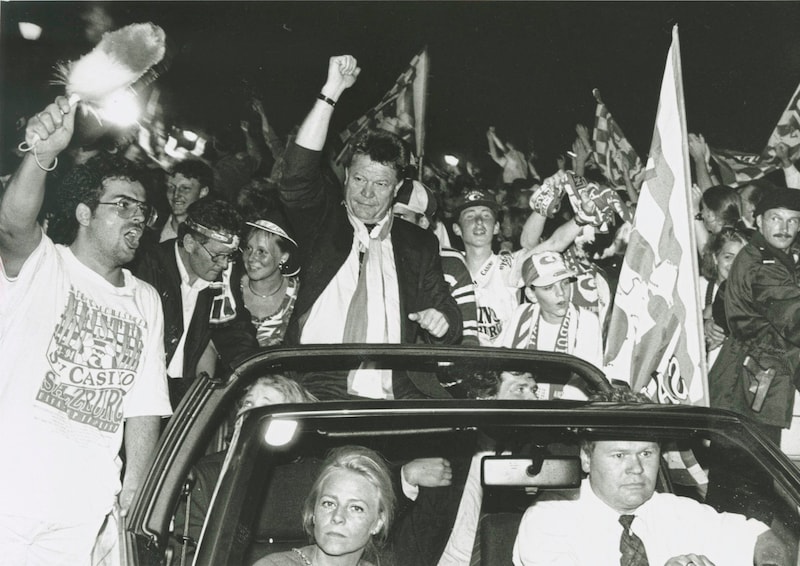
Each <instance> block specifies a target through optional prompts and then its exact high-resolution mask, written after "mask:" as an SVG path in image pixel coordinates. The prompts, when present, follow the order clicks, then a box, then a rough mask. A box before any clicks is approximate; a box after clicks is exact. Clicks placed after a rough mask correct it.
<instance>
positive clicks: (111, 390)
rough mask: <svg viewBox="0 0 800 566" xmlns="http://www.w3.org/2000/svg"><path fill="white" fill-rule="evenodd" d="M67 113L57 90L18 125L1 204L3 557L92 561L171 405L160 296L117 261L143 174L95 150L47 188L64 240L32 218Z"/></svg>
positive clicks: (136, 216) (142, 214)
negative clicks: (15, 160)
mask: <svg viewBox="0 0 800 566" xmlns="http://www.w3.org/2000/svg"><path fill="white" fill-rule="evenodd" d="M75 113H76V109H75V108H73V107H71V106H70V104H69V102H68V101H67V99H66V98H65V97H59V98H58V99H56V101H55V102H53V103H52V104H49V105H48V106H47V107H46V108H45V109H44V110H42V111H41V112H39V113H38V114H37V115H36V116H34V117H32V118H31V119H30V120H29V121H28V124H27V127H26V131H25V141H26V142H27V144H28V145H29V146H33V147H32V149H31V150H30V151H28V152H27V153H26V154H25V156H24V158H23V159H22V162H21V164H20V166H19V168H18V169H17V171H16V173H15V174H14V176H13V177H12V179H11V181H10V183H9V185H8V188H7V190H6V192H5V194H4V195H3V198H2V202H0V359H1V360H2V361H3V369H4V372H3V378H1V379H0V426H2V427H3V430H5V431H6V432H5V433H4V434H3V435H0V450H2V452H3V454H6V455H7V458H6V461H5V463H4V465H3V466H2V468H1V470H2V471H0V556H2V561H3V562H4V563H8V564H20V565H25V564H89V563H90V555H91V551H92V547H93V545H94V542H95V539H96V537H97V534H98V532H99V531H100V529H101V526H102V525H103V523H104V521H105V519H106V516H107V515H109V513H110V512H111V511H112V509H113V508H114V507H115V506H116V507H117V508H118V509H119V510H120V511H121V512H122V513H123V514H124V513H126V512H127V509H128V507H129V505H130V503H131V501H132V499H133V495H134V493H135V492H136V489H137V488H138V486H139V484H140V483H141V481H142V480H143V479H144V476H145V474H146V472H147V467H148V465H149V462H150V458H151V456H152V453H153V449H154V448H155V445H156V441H157V440H158V433H159V430H160V423H161V419H162V417H166V416H169V415H170V414H171V409H170V405H169V398H168V395H167V383H166V372H165V367H164V352H163V349H162V337H163V318H162V315H161V308H160V304H159V297H158V294H157V293H156V291H155V289H153V288H152V287H151V286H150V285H148V284H146V283H144V282H143V281H141V280H139V279H137V278H136V277H134V276H133V275H131V273H130V271H128V270H127V269H124V268H123V266H124V265H125V264H127V263H128V262H130V261H131V260H132V259H133V256H134V253H135V252H136V249H137V247H138V246H139V241H140V239H141V237H142V232H143V230H144V228H145V226H149V225H151V224H152V223H153V221H155V214H154V210H153V208H152V207H151V206H150V205H149V204H148V203H147V202H146V194H145V188H144V186H143V184H142V182H141V180H140V179H141V177H140V175H141V174H140V171H139V170H138V169H137V168H136V167H135V166H134V165H133V164H132V163H130V162H128V161H126V160H125V159H123V158H121V157H113V156H109V155H106V154H101V155H98V156H97V157H95V158H92V159H91V160H89V161H88V162H87V163H86V164H84V165H81V166H79V167H77V168H75V169H74V170H72V171H70V172H69V173H68V174H67V175H66V177H65V178H64V180H63V183H62V185H61V187H60V189H59V191H58V194H57V198H58V205H59V207H58V208H59V211H60V212H59V213H57V214H56V217H54V218H53V219H52V222H51V224H50V226H51V229H52V230H53V233H58V234H59V236H60V237H59V239H60V240H62V241H63V242H64V243H65V244H66V245H60V244H55V243H54V241H53V239H51V238H50V237H48V235H46V234H44V232H43V230H42V227H41V226H40V225H39V224H38V223H37V215H38V213H39V209H40V208H41V206H42V201H43V197H44V188H45V178H46V176H47V172H48V171H52V170H53V169H55V167H56V165H57V156H58V155H59V154H60V153H61V152H62V151H63V150H64V149H65V148H66V147H67V145H68V144H69V142H70V139H71V138H72V133H73V127H74V119H75ZM123 438H124V444H125V474H124V478H123V479H122V483H121V484H120V471H121V468H122V462H121V460H120V458H119V451H120V447H121V446H122V443H123ZM111 525H113V521H112V522H111ZM109 526H110V525H109Z"/></svg>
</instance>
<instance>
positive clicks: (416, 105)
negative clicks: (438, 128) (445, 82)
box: [335, 47, 428, 166]
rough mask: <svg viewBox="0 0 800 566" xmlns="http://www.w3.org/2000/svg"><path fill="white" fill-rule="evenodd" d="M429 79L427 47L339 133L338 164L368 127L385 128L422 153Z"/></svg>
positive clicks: (344, 160) (336, 162) (417, 152)
mask: <svg viewBox="0 0 800 566" xmlns="http://www.w3.org/2000/svg"><path fill="white" fill-rule="evenodd" d="M427 83H428V48H427V47H425V48H423V49H422V51H420V52H419V53H417V54H416V55H414V57H413V59H411V63H410V64H409V66H408V68H407V69H406V70H405V71H404V72H403V74H402V75H400V76H399V77H398V78H397V80H396V81H395V83H394V86H392V88H391V89H389V92H387V93H386V94H385V95H384V97H383V98H382V99H381V101H380V102H379V103H378V105H377V106H375V107H374V108H372V109H371V110H369V111H368V112H367V113H366V114H364V115H363V116H361V118H359V119H358V120H355V121H353V122H351V123H350V124H349V125H348V126H347V127H346V128H345V129H344V131H342V133H341V134H339V139H340V140H341V142H342V144H344V145H343V147H342V149H341V151H340V152H339V153H338V155H337V156H336V159H335V165H337V166H341V165H342V164H343V163H345V162H346V161H347V158H348V157H349V155H350V151H351V147H350V146H351V144H352V142H353V141H354V140H355V139H356V138H357V137H358V134H360V133H361V132H363V131H364V130H367V129H369V128H381V129H383V130H388V131H390V132H392V133H393V134H396V135H397V136H399V137H400V138H402V139H403V140H404V141H405V142H406V143H408V144H412V143H413V144H414V145H415V147H416V151H415V154H416V155H417V157H421V156H422V155H423V153H424V146H425V103H426V100H427V96H426V94H427V92H426V91H427Z"/></svg>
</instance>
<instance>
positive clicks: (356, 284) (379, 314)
mask: <svg viewBox="0 0 800 566" xmlns="http://www.w3.org/2000/svg"><path fill="white" fill-rule="evenodd" d="M359 72H360V69H359V67H358V64H357V62H356V60H355V58H353V57H352V56H350V55H342V56H336V57H331V58H330V60H329V63H328V78H327V81H326V82H325V85H324V86H323V87H322V91H321V92H320V94H319V95H318V97H317V101H316V102H315V103H314V106H313V107H312V109H311V112H310V113H309V114H308V116H307V117H306V118H305V120H304V121H303V124H302V125H301V127H300V130H299V131H298V133H297V138H296V139H295V142H294V143H292V144H290V145H289V147H288V148H287V150H286V154H285V160H286V171H285V173H284V176H283V179H282V181H281V184H280V188H279V189H280V198H281V202H282V204H283V206H284V209H285V212H286V215H287V217H288V219H289V223H290V225H291V228H292V229H293V231H294V234H295V236H296V239H297V243H298V244H299V248H300V259H301V262H300V263H301V267H302V271H303V274H304V279H303V284H302V285H301V286H300V292H299V294H298V297H297V303H296V304H295V310H294V313H293V314H292V319H291V321H290V322H289V328H288V331H287V337H286V339H287V342H290V343H291V342H299V343H303V344H313V343H327V344H331V343H341V342H354V343H358V342H362V343H363V342H368V343H415V342H417V341H418V340H425V341H431V342H439V343H447V344H453V343H457V342H458V341H460V339H461V315H460V313H459V311H458V306H457V305H456V304H455V301H454V300H453V298H452V297H451V296H450V292H449V288H448V286H447V283H446V282H445V280H444V276H443V274H442V266H441V260H440V258H439V246H438V243H437V241H436V238H435V237H434V235H433V234H431V233H429V232H427V231H425V230H421V229H419V228H418V227H416V226H412V225H410V224H409V223H407V222H393V220H394V216H393V215H392V213H391V207H392V200H393V198H394V196H395V194H396V193H397V189H398V186H399V181H400V179H402V175H403V172H404V171H403V170H404V169H405V167H407V165H408V151H407V149H406V148H405V146H404V145H403V142H402V140H400V139H399V138H398V137H396V136H394V135H392V134H390V133H388V132H385V131H379V130H369V131H367V132H365V133H364V134H363V135H360V136H359V137H358V139H357V140H356V141H355V143H354V146H353V156H352V158H351V160H350V162H349V164H348V166H347V168H346V171H345V180H344V203H342V193H341V189H340V187H339V186H337V185H335V184H334V183H332V182H330V180H329V179H327V178H326V177H325V176H324V175H323V173H322V166H321V165H322V164H321V161H322V152H321V150H322V148H323V145H324V144H325V138H326V136H327V133H328V126H329V124H330V120H331V116H332V114H333V107H334V105H335V104H336V101H337V100H338V98H339V96H341V94H342V93H343V92H344V91H345V90H346V89H348V88H349V87H351V86H352V85H353V84H354V83H355V81H356V78H357V77H358V74H359ZM385 378H386V376H382V377H381V382H380V384H379V387H378V388H377V390H376V389H375V388H374V387H373V386H374V385H375V383H376V382H375V381H374V380H369V382H364V381H358V382H356V381H357V380H355V379H350V377H348V380H347V383H346V390H347V394H349V395H357V396H368V397H381V398H386V397H389V398H390V397H393V396H394V395H395V393H396V391H394V389H395V386H396V385H397V383H394V382H392V378H389V379H388V380H387V379H385ZM415 385H416V386H417V388H419V385H418V384H415ZM436 386H437V387H438V384H436ZM341 389H344V388H343V387H342V388H340V390H341Z"/></svg>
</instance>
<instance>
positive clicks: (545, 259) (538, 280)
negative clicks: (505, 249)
mask: <svg viewBox="0 0 800 566" xmlns="http://www.w3.org/2000/svg"><path fill="white" fill-rule="evenodd" d="M576 276H577V273H575V272H574V271H572V270H570V269H569V268H567V264H566V263H565V262H564V258H563V257H561V254H560V253H556V252H541V253H537V254H531V255H530V256H528V257H527V258H525V260H524V261H523V262H522V279H523V281H524V282H525V284H526V285H533V286H534V287H547V286H548V285H552V284H553V283H555V282H557V281H561V280H562V279H570V278H572V277H576Z"/></svg>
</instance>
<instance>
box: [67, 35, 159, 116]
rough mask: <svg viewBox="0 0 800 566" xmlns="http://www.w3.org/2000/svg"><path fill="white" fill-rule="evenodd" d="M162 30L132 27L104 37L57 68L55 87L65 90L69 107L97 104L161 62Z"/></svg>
mask: <svg viewBox="0 0 800 566" xmlns="http://www.w3.org/2000/svg"><path fill="white" fill-rule="evenodd" d="M164 52H165V35H164V30H162V29H161V28H160V27H158V26H156V25H154V24H151V23H145V24H131V25H128V26H125V27H123V28H120V29H118V30H115V31H112V32H108V33H105V34H103V39H102V40H101V41H100V43H98V44H97V46H96V47H95V48H94V49H93V50H92V51H91V52H90V53H87V54H86V55H84V56H83V57H81V58H80V59H78V60H77V61H72V62H70V63H65V64H61V65H59V66H58V67H56V80H55V81H54V82H55V83H56V84H63V85H65V86H66V90H67V94H68V95H69V97H70V103H72V104H74V103H75V102H77V100H82V101H83V102H86V103H88V104H93V103H99V102H101V101H102V100H103V99H105V98H106V97H108V96H109V95H111V94H113V93H114V92H116V91H118V90H120V89H123V88H126V87H129V86H130V85H132V84H133V83H134V82H136V81H137V80H138V79H139V78H140V77H141V76H142V75H144V74H145V73H146V72H147V70H148V69H149V68H150V67H152V66H153V65H155V64H156V63H158V62H159V61H161V59H163V58H164Z"/></svg>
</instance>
